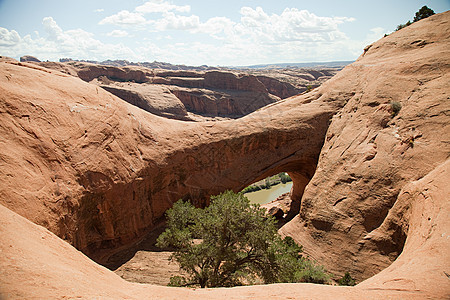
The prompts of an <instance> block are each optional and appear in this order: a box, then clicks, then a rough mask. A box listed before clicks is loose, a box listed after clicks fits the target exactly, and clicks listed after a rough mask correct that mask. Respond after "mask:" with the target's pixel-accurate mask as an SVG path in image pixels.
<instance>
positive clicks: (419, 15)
mask: <svg viewBox="0 0 450 300" xmlns="http://www.w3.org/2000/svg"><path fill="white" fill-rule="evenodd" d="M432 15H434V11H433V10H432V9H431V8H428V6H426V5H425V6H422V8H421V9H419V11H418V12H416V15H415V16H414V22H417V21H420V20H422V19H425V18H428V17H430V16H432Z"/></svg>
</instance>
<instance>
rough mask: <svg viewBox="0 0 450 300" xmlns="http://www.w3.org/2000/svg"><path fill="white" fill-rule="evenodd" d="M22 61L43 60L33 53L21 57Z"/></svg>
mask: <svg viewBox="0 0 450 300" xmlns="http://www.w3.org/2000/svg"><path fill="white" fill-rule="evenodd" d="M20 61H21V62H41V61H40V60H39V59H38V58H36V57H34V56H31V55H24V56H22V57H21V58H20Z"/></svg>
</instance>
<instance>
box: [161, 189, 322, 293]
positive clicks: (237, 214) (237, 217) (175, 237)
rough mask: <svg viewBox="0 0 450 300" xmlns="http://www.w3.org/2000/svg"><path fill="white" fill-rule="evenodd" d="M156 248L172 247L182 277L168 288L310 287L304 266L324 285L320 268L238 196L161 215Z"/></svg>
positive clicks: (268, 218) (187, 205) (185, 205)
mask: <svg viewBox="0 0 450 300" xmlns="http://www.w3.org/2000/svg"><path fill="white" fill-rule="evenodd" d="M157 245H158V246H159V247H173V248H174V249H175V251H174V253H173V255H172V256H171V259H172V260H174V261H176V262H177V263H178V264H179V265H180V268H181V269H182V270H184V271H185V272H186V273H187V276H184V277H179V276H177V277H175V278H172V279H171V285H178V286H180V285H181V286H188V285H197V286H200V287H218V286H235V285H243V284H248V283H252V282H255V281H258V280H259V281H263V282H264V283H274V282H298V281H305V282H306V281H307V282H311V281H308V279H309V278H307V276H305V273H308V272H305V270H306V269H307V268H306V265H307V264H308V266H312V268H313V269H314V270H315V271H318V272H319V273H320V272H322V273H323V274H321V276H322V277H323V278H324V281H323V282H325V281H327V280H328V277H327V275H326V273H325V270H324V269H323V268H320V267H317V266H315V265H314V264H312V263H311V262H309V261H308V260H307V259H306V258H303V257H302V256H301V254H300V252H301V247H300V246H298V245H297V244H295V242H294V241H293V240H292V239H291V238H286V239H284V240H283V239H282V238H281V237H280V235H278V233H277V227H276V221H275V219H274V218H273V217H271V216H267V215H266V212H265V209H262V208H260V207H259V205H256V204H252V205H250V203H249V201H248V199H247V198H246V197H244V196H243V195H242V194H241V193H238V194H235V193H233V192H231V191H227V192H225V193H223V194H220V195H218V196H213V197H211V205H210V206H208V207H207V208H205V209H200V208H195V207H193V206H192V205H191V204H190V203H188V202H183V201H181V200H180V201H178V202H177V203H175V205H174V206H173V208H172V209H169V210H168V211H167V229H166V230H165V232H163V233H162V234H161V235H160V236H159V237H158V241H157ZM302 272H303V273H302ZM309 273H311V272H309Z"/></svg>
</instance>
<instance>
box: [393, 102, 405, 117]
mask: <svg viewBox="0 0 450 300" xmlns="http://www.w3.org/2000/svg"><path fill="white" fill-rule="evenodd" d="M391 109H392V116H393V117H395V116H396V115H398V113H399V112H400V110H401V109H402V104H401V103H400V102H397V101H392V102H391Z"/></svg>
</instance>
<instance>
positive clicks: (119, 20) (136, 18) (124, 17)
mask: <svg viewBox="0 0 450 300" xmlns="http://www.w3.org/2000/svg"><path fill="white" fill-rule="evenodd" d="M145 23H146V20H145V18H144V16H142V14H141V13H133V12H129V11H128V10H122V11H120V12H118V13H117V14H115V15H112V16H109V17H106V18H104V19H103V20H101V21H100V22H99V23H98V24H100V25H105V24H113V25H119V26H121V25H125V26H127V25H143V24H145Z"/></svg>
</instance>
